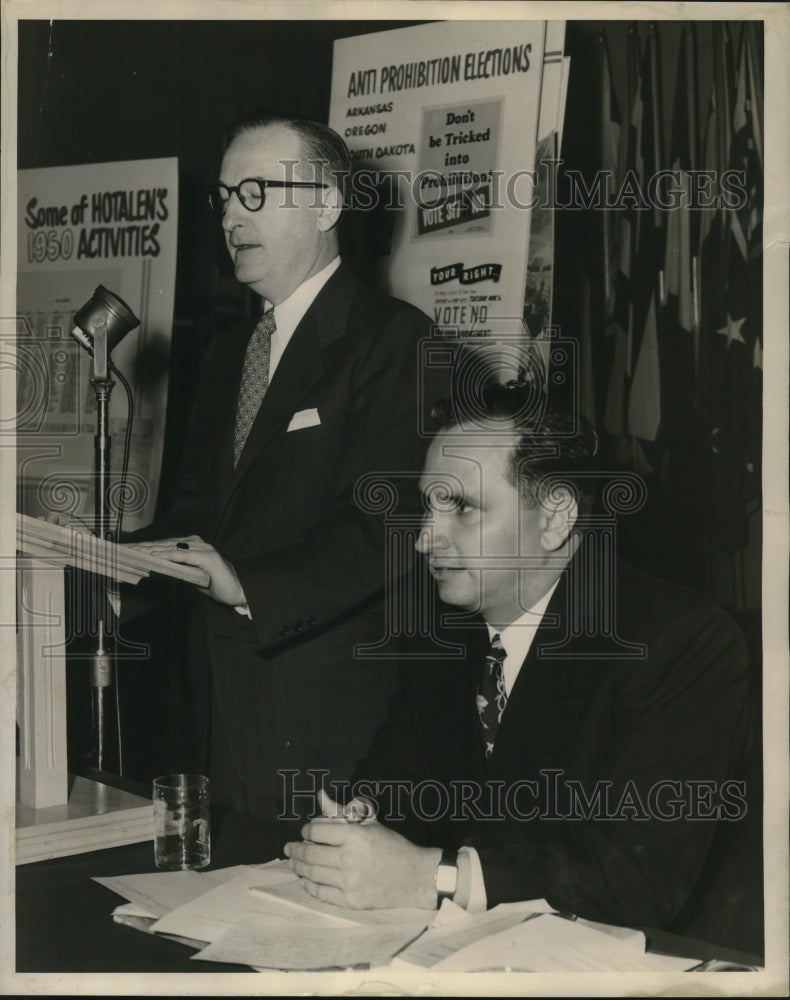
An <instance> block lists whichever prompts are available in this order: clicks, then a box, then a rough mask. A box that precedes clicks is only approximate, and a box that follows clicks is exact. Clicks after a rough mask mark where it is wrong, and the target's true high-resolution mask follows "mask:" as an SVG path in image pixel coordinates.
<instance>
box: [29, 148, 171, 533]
mask: <svg viewBox="0 0 790 1000" xmlns="http://www.w3.org/2000/svg"><path fill="white" fill-rule="evenodd" d="M177 216H178V162H177V160H175V159H157V160H135V161H130V162H124V163H102V164H94V165H87V166H68V167H52V168H45V169H37V170H22V171H20V172H19V221H18V244H17V253H18V284H17V344H16V352H17V371H18V385H17V393H18V401H17V413H18V418H17V454H18V474H19V494H20V497H19V504H20V510H23V511H24V512H25V513H27V514H31V515H33V516H38V515H41V514H46V513H49V512H53V511H54V512H58V513H64V514H67V515H74V514H77V515H79V516H86V517H87V520H88V522H89V523H91V518H92V511H93V483H92V473H93V469H94V435H95V434H96V422H97V421H96V417H97V404H96V399H95V394H94V392H93V391H92V390H91V387H90V384H89V380H90V376H91V374H92V361H91V358H90V356H89V355H88V354H87V353H86V351H85V350H84V349H83V348H82V347H80V346H79V345H78V343H77V342H76V341H75V340H74V339H73V338H72V337H71V331H72V329H73V328H74V314H75V313H76V312H77V311H78V310H79V309H80V308H81V307H82V306H83V305H85V304H86V303H87V302H88V301H89V300H90V299H91V298H92V296H93V293H94V291H95V290H96V288H97V287H98V286H99V285H103V286H104V287H105V288H106V289H108V290H109V291H110V292H112V293H114V294H115V295H116V296H118V297H120V298H121V299H122V300H123V301H124V302H126V303H127V304H128V306H129V307H130V308H131V309H132V311H133V312H134V313H135V314H136V316H137V317H138V318H139V320H140V326H139V327H138V328H137V329H135V330H133V331H132V332H131V333H129V334H128V335H127V336H126V337H125V338H124V339H123V340H122V341H121V342H120V343H119V344H118V345H117V346H116V347H115V349H114V350H113V352H112V361H113V362H114V364H115V366H116V368H117V369H119V370H120V372H121V374H122V375H123V376H125V378H126V379H127V381H128V382H129V383H130V384H131V387H132V390H133V397H134V421H133V427H132V437H131V449H130V461H129V475H128V479H127V488H126V490H125V491H124V522H123V526H124V529H127V528H135V527H139V526H141V525H143V524H146V523H147V522H148V521H150V519H151V517H152V516H153V512H154V506H155V503H156V493H157V489H158V484H159V472H160V466H161V461H162V447H163V440H164V424H165V408H166V403H167V380H168V361H169V355H170V339H171V330H172V324H173V299H174V292H175V270H176V241H177V221H178V219H177ZM114 378H115V381H116V385H115V388H114V389H113V392H112V395H111V398H110V411H109V432H110V435H111V439H112V445H111V469H112V474H111V489H110V499H111V504H112V506H113V507H115V506H116V504H117V501H118V495H117V493H118V489H119V488H120V473H121V468H122V459H123V452H124V441H125V432H126V427H127V416H128V407H127V399H126V394H125V392H124V391H123V388H122V386H121V385H119V384H118V380H117V377H114ZM113 487H114V488H115V492H113Z"/></svg>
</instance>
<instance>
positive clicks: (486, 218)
mask: <svg viewBox="0 0 790 1000" xmlns="http://www.w3.org/2000/svg"><path fill="white" fill-rule="evenodd" d="M562 27H563V26H562V25H561V24H560V28H562ZM562 34H563V32H561V33H560V45H561V36H562ZM554 37H555V38H556V37H557V33H556V32H555V33H554ZM545 38H546V23H545V22H543V21H533V22H529V21H510V22H485V21H475V22H463V21H457V22H442V23H435V24H426V25H417V26H414V27H409V28H401V29H396V30H394V31H384V32H377V33H375V34H371V35H365V36H357V37H354V38H348V39H340V40H338V41H336V42H335V49H334V65H333V74H332V101H331V108H330V122H329V123H330V125H331V126H332V127H333V128H334V129H335V130H336V131H337V132H339V133H340V135H341V136H342V137H343V138H344V139H345V141H346V143H347V144H348V146H349V148H350V149H351V155H352V157H353V160H354V167H355V173H354V176H353V178H352V190H351V202H352V205H353V206H355V207H357V208H359V209H361V210H365V209H367V208H371V209H372V208H373V207H380V205H381V202H382V201H383V202H384V207H385V209H387V211H386V212H384V213H383V215H384V216H385V217H386V218H388V219H389V220H390V221H391V226H392V229H391V235H389V238H388V239H383V240H381V239H379V240H377V244H378V245H379V246H382V252H381V256H380V258H379V260H378V261H377V263H376V267H375V269H374V270H375V278H376V280H377V283H378V284H379V285H380V286H381V287H383V288H385V289H386V290H387V291H389V292H390V293H391V294H394V295H397V296H399V297H401V298H404V299H407V300H409V301H411V302H413V303H414V304H415V305H417V306H419V307H420V308H421V309H423V310H424V311H425V312H426V313H427V314H428V315H429V316H430V317H431V318H432V319H433V320H434V322H435V323H436V324H437V325H438V326H439V327H440V328H442V329H443V330H446V331H447V332H455V333H457V334H460V335H461V336H464V337H465V336H476V337H485V336H490V335H492V334H495V333H496V332H497V327H498V326H499V329H501V328H502V326H501V323H502V322H503V321H505V322H507V321H515V322H516V323H517V324H520V320H521V317H522V315H523V308H524V293H525V277H526V273H527V255H528V243H529V231H530V209H531V206H532V204H533V201H534V199H535V194H536V193H535V181H536V175H535V170H534V166H535V147H536V138H537V130H538V120H539V113H540V104H541V83H542V79H543V53H544V46H545ZM511 328H512V327H511Z"/></svg>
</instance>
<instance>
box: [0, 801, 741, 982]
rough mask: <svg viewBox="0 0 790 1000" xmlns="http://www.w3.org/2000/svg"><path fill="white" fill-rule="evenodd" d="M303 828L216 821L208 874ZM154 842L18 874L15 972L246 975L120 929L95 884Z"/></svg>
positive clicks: (710, 950) (269, 850)
mask: <svg viewBox="0 0 790 1000" xmlns="http://www.w3.org/2000/svg"><path fill="white" fill-rule="evenodd" d="M297 836H298V825H293V826H290V827H289V826H288V825H287V824H277V825H275V824H272V823H267V822H265V821H263V820H256V819H253V818H250V817H249V816H242V815H240V814H237V813H233V812H224V813H215V814H214V815H213V816H212V860H211V866H210V868H209V869H208V870H211V869H217V868H226V867H229V866H231V865H238V864H260V863H262V862H264V861H267V860H269V859H271V858H274V857H278V856H279V854H280V849H281V846H282V844H283V843H285V842H286V841H287V840H293V839H295V838H296V837H297ZM155 870H156V869H155V867H154V859H153V845H152V843H151V842H150V841H148V842H145V843H141V844H130V845H127V846H124V847H114V848H110V849H107V850H103V851H93V852H91V853H87V854H77V855H72V856H70V857H65V858H54V859H51V860H49V861H39V862H36V863H33V864H27V865H19V866H18V867H17V869H16V971H17V972H19V973H21V972H72V973H74V972H99V973H106V972H214V973H216V972H248V971H249V969H248V968H247V967H246V966H241V965H227V964H220V963H212V962H202V961H201V962H195V961H192V960H191V956H192V955H193V954H194V952H193V951H192V950H191V949H190V948H188V947H187V946H185V945H183V944H180V943H178V942H176V941H171V940H168V939H167V938H162V937H160V936H158V935H155V934H146V933H144V932H141V931H138V930H135V929H134V928H132V927H127V926H124V925H122V924H116V923H115V922H114V921H113V919H112V911H113V910H114V909H115V907H116V906H119V905H121V904H122V903H123V902H124V900H123V899H122V898H121V897H120V896H118V895H117V894H116V893H114V892H112V891H111V890H110V889H107V888H105V887H104V886H102V885H99V884H98V883H96V882H94V881H92V877H93V876H96V875H99V876H110V875H132V874H137V873H142V872H154V871H155ZM645 933H646V935H647V940H648V947H649V950H651V951H657V952H661V953H663V954H672V955H681V956H687V957H690V958H698V959H700V960H708V959H713V958H718V959H722V960H728V961H733V962H740V963H743V964H747V965H754V964H760V963H759V961H758V960H757V959H756V958H755V957H754V956H750V955H746V954H744V953H741V952H734V951H727V950H726V949H722V948H721V947H718V946H714V945H710V944H705V943H702V942H697V941H692V940H690V939H688V938H683V937H679V936H678V935H675V934H670V933H668V932H665V931H653V930H648V929H646V930H645Z"/></svg>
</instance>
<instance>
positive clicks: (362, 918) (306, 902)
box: [254, 875, 435, 927]
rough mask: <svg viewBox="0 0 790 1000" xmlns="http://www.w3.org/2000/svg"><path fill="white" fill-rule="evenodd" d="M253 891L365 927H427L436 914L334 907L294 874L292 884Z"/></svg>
mask: <svg viewBox="0 0 790 1000" xmlns="http://www.w3.org/2000/svg"><path fill="white" fill-rule="evenodd" d="M254 891H255V892H256V893H257V892H260V894H261V895H265V896H266V897H267V898H269V899H271V900H276V901H278V902H279V903H281V904H283V905H285V906H290V907H294V906H296V907H299V909H301V910H302V911H303V912H310V913H313V914H322V915H323V916H325V917H329V918H330V919H340V920H342V921H347V922H349V923H352V924H365V925H366V926H370V925H378V924H406V923H415V924H417V923H420V922H422V925H423V927H424V926H425V925H426V924H428V923H429V922H430V921H431V920H432V919H433V917H434V916H435V914H434V911H432V910H421V909H419V908H418V907H416V906H414V907H412V906H403V907H398V908H396V909H392V910H351V909H347V908H346V907H343V906H335V905H334V903H324V902H322V901H321V900H320V899H316V898H315V897H314V896H311V895H310V893H309V892H308V891H307V890H306V889H305V888H304V886H303V885H302V883H301V881H300V880H299V879H298V878H297V877H296V876H295V875H294V876H293V880H292V881H289V882H283V883H282V884H280V885H277V886H275V887H274V888H269V887H267V886H262V887H260V886H255V887H254Z"/></svg>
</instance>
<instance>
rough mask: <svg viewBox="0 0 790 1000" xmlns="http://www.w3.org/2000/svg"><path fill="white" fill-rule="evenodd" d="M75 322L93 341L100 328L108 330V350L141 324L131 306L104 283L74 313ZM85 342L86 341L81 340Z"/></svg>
mask: <svg viewBox="0 0 790 1000" xmlns="http://www.w3.org/2000/svg"><path fill="white" fill-rule="evenodd" d="M74 322H75V324H76V325H77V326H78V327H79V328H80V329H81V330H82V331H83V333H85V334H86V336H87V338H88V339H89V340H90V341H91V342H92V341H93V339H94V338H95V336H96V333H97V331H98V330H101V328H102V327H104V328H105V329H106V331H107V350H108V351H111V350H112V349H113V348H114V347H117V345H118V344H119V343H120V342H121V341H122V340H123V338H124V337H125V336H126V334H127V333H129V332H130V331H131V330H134V328H135V327H137V326H139V325H140V320H139V319H138V318H137V317H136V316H135V314H134V313H133V312H132V310H131V309H130V308H129V306H128V305H127V304H126V303H125V302H124V301H123V299H121V298H119V297H118V296H117V295H115V294H114V293H113V292H110V291H108V290H107V289H106V288H105V287H104V285H99V286H98V288H97V289H96V291H95V292H94V293H93V298H92V299H91V300H90V302H86V303H85V305H84V306H83V307H82V308H81V309H79V310H78V312H77V313H75V315H74ZM80 343H83V344H84V341H82V340H80Z"/></svg>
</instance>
